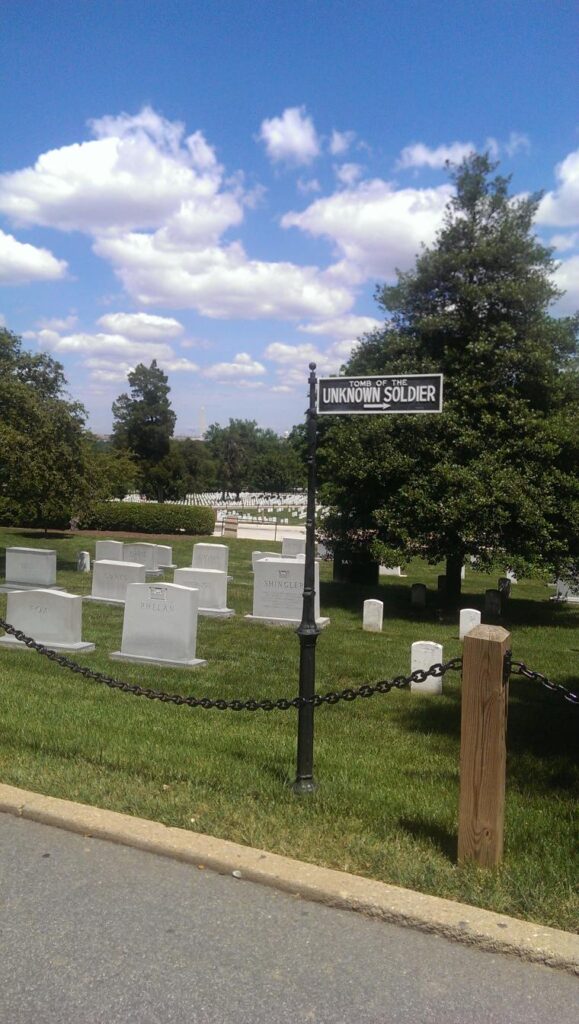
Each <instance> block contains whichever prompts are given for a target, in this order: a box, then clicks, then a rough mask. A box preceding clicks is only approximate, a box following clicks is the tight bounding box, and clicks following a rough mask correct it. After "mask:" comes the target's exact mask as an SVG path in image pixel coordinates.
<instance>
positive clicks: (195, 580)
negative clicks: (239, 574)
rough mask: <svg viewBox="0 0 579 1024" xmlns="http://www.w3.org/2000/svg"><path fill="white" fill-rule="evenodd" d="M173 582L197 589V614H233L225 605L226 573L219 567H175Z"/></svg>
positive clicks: (222, 615) (223, 616)
mask: <svg viewBox="0 0 579 1024" xmlns="http://www.w3.org/2000/svg"><path fill="white" fill-rule="evenodd" d="M173 582H174V583H178V584H179V586H181V587H193V589H194V590H198V591H199V609H198V610H199V615H209V616H213V618H221V619H227V618H230V617H231V616H232V615H235V612H234V611H233V609H231V608H228V607H227V573H225V572H221V571H220V570H219V569H194V568H191V569H175V573H174V576H173Z"/></svg>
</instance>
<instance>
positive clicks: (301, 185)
mask: <svg viewBox="0 0 579 1024" xmlns="http://www.w3.org/2000/svg"><path fill="white" fill-rule="evenodd" d="M297 189H298V192H301V194H302V195H303V196H307V195H309V194H310V193H311V192H321V191H322V186H321V185H320V183H319V181H318V179H317V178H298V180H297Z"/></svg>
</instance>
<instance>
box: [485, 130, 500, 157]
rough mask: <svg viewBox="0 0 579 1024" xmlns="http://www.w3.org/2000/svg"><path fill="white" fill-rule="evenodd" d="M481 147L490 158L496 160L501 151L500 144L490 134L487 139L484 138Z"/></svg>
mask: <svg viewBox="0 0 579 1024" xmlns="http://www.w3.org/2000/svg"><path fill="white" fill-rule="evenodd" d="M483 149H484V151H485V152H486V153H488V155H489V156H490V158H491V160H497V159H498V156H499V153H500V151H501V145H500V142H499V140H498V139H495V138H493V136H492V135H490V136H489V137H488V139H486V141H485V144H484V146H483Z"/></svg>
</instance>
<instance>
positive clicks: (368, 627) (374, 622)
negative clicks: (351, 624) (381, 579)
mask: <svg viewBox="0 0 579 1024" xmlns="http://www.w3.org/2000/svg"><path fill="white" fill-rule="evenodd" d="M383 619H384V602H383V601H376V600H375V599H374V598H372V597H370V598H368V600H367V601H364V612H363V616H362V629H364V630H365V631H366V632H367V633H381V632H382V622H383Z"/></svg>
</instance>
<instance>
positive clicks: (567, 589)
mask: <svg viewBox="0 0 579 1024" xmlns="http://www.w3.org/2000/svg"><path fill="white" fill-rule="evenodd" d="M556 587H557V591H556V594H555V597H554V598H552V600H555V601H568V602H569V603H570V604H577V603H579V587H573V586H572V585H571V584H570V583H566V582H565V581H564V580H557V581H556Z"/></svg>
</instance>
